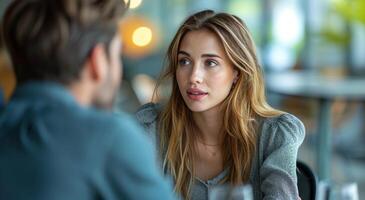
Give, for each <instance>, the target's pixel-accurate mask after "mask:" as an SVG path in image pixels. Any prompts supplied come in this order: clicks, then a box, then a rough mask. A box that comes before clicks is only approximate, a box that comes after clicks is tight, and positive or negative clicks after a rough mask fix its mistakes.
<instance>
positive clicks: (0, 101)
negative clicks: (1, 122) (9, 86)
mask: <svg viewBox="0 0 365 200" xmlns="http://www.w3.org/2000/svg"><path fill="white" fill-rule="evenodd" d="M4 104H5V96H4V91H3V89H2V88H1V87H0V108H2V107H3V106H4Z"/></svg>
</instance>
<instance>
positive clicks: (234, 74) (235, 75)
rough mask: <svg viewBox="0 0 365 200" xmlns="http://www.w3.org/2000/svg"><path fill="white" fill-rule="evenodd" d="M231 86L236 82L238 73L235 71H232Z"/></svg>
mask: <svg viewBox="0 0 365 200" xmlns="http://www.w3.org/2000/svg"><path fill="white" fill-rule="evenodd" d="M233 76H234V78H233V84H236V82H237V80H238V71H237V70H234V72H233Z"/></svg>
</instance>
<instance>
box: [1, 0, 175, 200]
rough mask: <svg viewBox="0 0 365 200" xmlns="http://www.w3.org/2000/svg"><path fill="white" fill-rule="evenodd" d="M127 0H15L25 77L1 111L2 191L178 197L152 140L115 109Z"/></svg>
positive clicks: (8, 33) (10, 23) (9, 14)
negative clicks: (119, 27)
mask: <svg viewBox="0 0 365 200" xmlns="http://www.w3.org/2000/svg"><path fill="white" fill-rule="evenodd" d="M124 11H125V5H124V1H123V0H52V1H50V0H13V2H12V3H11V4H10V6H9V7H8V8H7V10H6V13H5V15H4V19H3V34H4V41H5V44H6V47H7V49H8V51H9V54H10V57H11V60H12V63H13V66H14V71H15V75H16V79H17V87H16V90H15V92H14V95H13V96H12V98H11V99H10V102H9V103H8V104H7V105H6V107H5V108H4V109H3V110H1V111H0V199H7V200H11V199H39V200H42V199H47V200H49V199H52V200H55V199H56V200H57V199H77V200H81V199H172V198H173V194H172V192H171V191H172V190H171V188H170V185H169V184H167V183H166V182H165V180H164V179H163V178H162V176H161V174H160V173H159V170H158V169H157V164H156V159H155V157H153V156H152V155H151V154H152V152H153V150H152V144H150V143H148V142H147V141H146V139H145V138H144V135H143V134H141V133H140V132H142V130H141V129H140V128H139V127H138V126H137V125H136V124H135V122H134V121H132V120H131V119H129V118H128V117H127V116H125V115H124V114H120V115H118V116H116V114H111V113H108V112H106V111H103V110H105V109H110V108H111V107H112V104H113V100H114V98H115V96H116V93H117V90H118V86H119V82H120V78H121V77H120V76H121V66H120V65H121V64H120V43H121V41H120V40H119V38H118V36H117V23H118V20H119V18H120V17H121V15H122V14H123V13H124Z"/></svg>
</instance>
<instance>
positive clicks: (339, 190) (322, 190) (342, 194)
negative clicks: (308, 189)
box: [316, 181, 359, 200]
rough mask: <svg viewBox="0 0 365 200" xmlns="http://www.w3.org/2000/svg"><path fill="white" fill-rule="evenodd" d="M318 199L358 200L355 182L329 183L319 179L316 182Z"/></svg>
mask: <svg viewBox="0 0 365 200" xmlns="http://www.w3.org/2000/svg"><path fill="white" fill-rule="evenodd" d="M316 199H318V200H359V192H358V187H357V183H355V182H347V183H330V182H326V181H321V182H320V183H319V184H318V192H317V198H316Z"/></svg>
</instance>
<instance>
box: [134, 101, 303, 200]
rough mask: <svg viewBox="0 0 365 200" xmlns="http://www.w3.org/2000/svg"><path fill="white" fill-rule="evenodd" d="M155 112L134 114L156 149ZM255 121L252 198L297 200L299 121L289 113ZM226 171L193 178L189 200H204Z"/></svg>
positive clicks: (153, 106)
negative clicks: (255, 149)
mask: <svg viewBox="0 0 365 200" xmlns="http://www.w3.org/2000/svg"><path fill="white" fill-rule="evenodd" d="M159 112H160V106H159V105H156V104H152V103H149V104H146V105H144V106H142V107H141V108H140V109H139V111H138V112H137V113H136V116H137V119H138V120H139V121H140V122H141V124H142V125H143V126H144V127H145V129H146V130H147V132H148V133H149V136H150V137H151V138H152V141H154V142H155V145H156V146H157V148H158V143H159V142H158V135H157V132H156V122H157V119H158V114H159ZM258 122H259V126H258V127H259V128H258V132H257V134H258V137H257V139H258V140H257V145H258V146H257V151H256V154H255V155H254V157H253V164H252V167H251V172H250V178H249V181H250V184H251V185H252V187H253V192H254V199H255V200H261V199H264V200H270V199H273V200H274V199H275V200H277V199H282V200H294V199H295V200H297V199H298V197H299V195H298V188H297V176H296V160H297V153H298V148H299V146H300V145H301V143H302V142H303V140H304V135H305V129H304V126H303V124H302V122H301V121H300V120H299V119H297V118H296V117H294V116H293V115H290V114H282V115H280V116H277V117H273V118H263V119H258ZM156 152H158V150H156ZM228 172H229V169H225V170H223V171H222V172H221V173H220V174H218V175H217V176H216V177H214V178H212V179H210V180H207V181H203V180H199V179H198V178H195V180H194V184H193V186H192V188H191V199H192V200H207V199H208V195H209V190H210V189H211V188H212V187H213V186H215V185H217V184H219V182H220V181H221V180H222V179H223V178H224V177H225V176H226V175H227V174H228ZM167 175H168V174H167ZM168 176H169V175H168Z"/></svg>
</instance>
